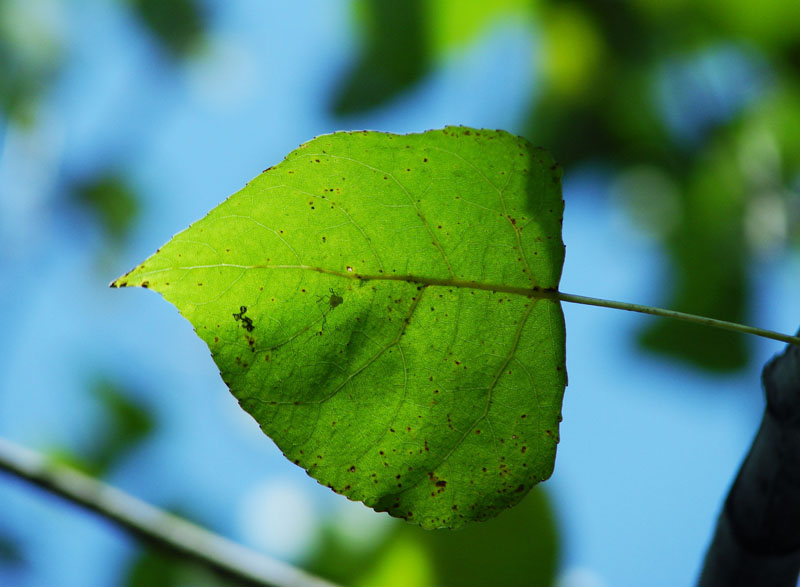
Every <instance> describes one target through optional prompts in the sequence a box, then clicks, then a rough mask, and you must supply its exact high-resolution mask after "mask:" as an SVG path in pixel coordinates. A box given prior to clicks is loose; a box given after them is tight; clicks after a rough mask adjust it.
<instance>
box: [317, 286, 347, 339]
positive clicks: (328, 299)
mask: <svg viewBox="0 0 800 587" xmlns="http://www.w3.org/2000/svg"><path fill="white" fill-rule="evenodd" d="M328 291H329V292H331V293H330V295H324V296H319V297H318V298H317V301H318V302H321V301H323V300H325V303H326V304H328V306H329V308H328V309H327V310H326V311H324V312H322V328H323V329H324V328H325V325H326V324H327V320H326V319H325V315H326V314H327V313H328V312H330V311H331V310H333V309H334V308H335V307H336V306H339V305H341V304H342V302H344V298H343V297H342V296H340V295H339V294H337V293H336V292H335V291H333V288H332V287H329V288H328Z"/></svg>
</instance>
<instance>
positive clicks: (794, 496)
mask: <svg viewBox="0 0 800 587" xmlns="http://www.w3.org/2000/svg"><path fill="white" fill-rule="evenodd" d="M761 378H762V382H763V385H764V391H765V393H766V400H767V405H766V408H765V410H764V416H763V419H762V421H761V427H760V429H759V431H758V435H757V436H756V438H755V440H754V441H753V445H752V446H751V447H750V452H749V454H748V455H747V458H746V459H745V461H744V463H743V464H742V467H741V469H740V470H739V475H738V476H737V478H736V481H734V483H733V486H732V487H731V489H730V493H729V494H728V498H727V499H726V501H725V506H724V509H723V511H722V514H721V515H720V518H719V521H718V523H717V530H716V533H715V535H714V540H713V542H712V543H711V546H710V548H709V550H708V553H707V554H706V560H705V566H704V568H703V571H702V574H701V576H700V582H699V585H700V587H722V586H725V587H738V586H742V587H744V586H751V585H759V586H765V587H782V586H786V587H795V586H796V585H797V578H798V574H799V573H800V347H798V346H794V345H789V346H788V347H787V348H786V350H785V351H784V352H783V353H782V354H780V355H778V356H776V357H773V359H772V360H771V361H769V363H767V364H766V366H765V367H764V371H763V372H762V375H761Z"/></svg>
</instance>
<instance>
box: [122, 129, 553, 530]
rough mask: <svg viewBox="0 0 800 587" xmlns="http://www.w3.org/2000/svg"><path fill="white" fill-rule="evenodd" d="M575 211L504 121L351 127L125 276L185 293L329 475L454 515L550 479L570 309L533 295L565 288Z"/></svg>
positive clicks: (275, 428)
mask: <svg viewBox="0 0 800 587" xmlns="http://www.w3.org/2000/svg"><path fill="white" fill-rule="evenodd" d="M562 212H563V201H562V200H561V192H560V169H559V168H558V167H557V166H556V165H555V164H554V163H553V162H552V160H551V159H550V157H549V155H547V154H546V152H544V151H543V150H540V149H536V148H533V147H531V146H530V145H529V144H528V143H527V142H526V141H524V139H521V138H519V137H514V136H513V135H510V134H508V133H505V132H502V131H484V130H480V131H479V130H476V129H469V128H463V127H458V128H453V127H448V128H445V129H443V130H439V131H428V132H427V133H421V134H416V135H391V134H384V133H374V132H361V133H337V134H334V135H326V136H323V137H318V138H317V139H314V140H312V141H310V142H309V143H306V144H305V145H302V146H301V147H300V148H298V149H297V150H295V151H294V152H292V153H290V154H289V155H288V156H287V158H286V159H285V160H284V162H282V163H281V164H279V165H277V166H275V167H274V168H271V169H269V170H267V171H266V172H264V173H262V174H261V175H260V176H258V177H257V178H255V179H254V180H253V181H251V182H250V183H249V184H248V185H247V186H246V187H245V188H244V189H243V190H241V191H240V192H238V193H237V194H234V195H233V196H232V197H230V198H229V199H228V200H226V201H225V202H223V203H222V204H220V205H219V206H218V207H217V208H215V209H214V210H212V211H211V212H210V213H209V215H208V216H206V218H204V219H202V220H201V221H198V222H197V223H195V224H193V225H192V226H191V227H190V228H189V229H187V230H186V231H184V232H183V233H180V234H178V235H177V236H176V237H174V238H173V239H172V240H171V241H170V242H169V243H167V244H166V245H165V246H164V247H162V248H161V249H160V250H159V251H158V252H157V253H156V254H155V255H154V256H152V257H151V258H150V259H148V260H147V261H145V263H143V264H142V265H140V266H139V267H137V268H136V269H134V270H133V271H132V272H131V273H129V274H128V275H126V276H125V277H122V278H120V279H119V280H117V281H116V282H115V283H114V284H112V285H117V286H126V285H127V286H129V285H143V286H145V287H150V288H152V289H155V290H157V291H159V292H160V293H162V294H163V295H164V297H165V298H166V299H167V300H168V301H170V302H171V303H173V304H174V305H175V306H176V307H177V308H178V309H179V311H180V312H181V313H182V314H183V315H184V316H185V317H186V318H187V319H189V321H190V322H192V324H193V325H194V326H195V329H196V331H197V333H198V335H199V336H200V337H201V338H203V340H205V341H206V343H208V345H209V348H210V349H211V351H212V355H213V357H214V360H215V361H216V362H217V365H218V366H219V367H220V371H221V375H222V377H223V380H224V381H225V382H226V384H227V385H228V386H229V387H230V389H231V391H232V393H233V394H234V395H235V396H236V397H237V399H238V400H239V402H240V404H241V405H242V407H243V408H244V409H245V410H246V411H248V413H250V414H251V415H252V416H253V417H254V418H255V419H256V421H257V422H258V423H259V424H260V425H261V427H262V429H263V430H264V431H265V433H267V434H268V435H269V436H270V437H271V438H272V439H273V440H274V441H275V442H276V443H277V444H278V446H279V447H280V448H281V450H283V452H284V454H285V455H286V456H287V457H288V458H289V459H290V460H292V461H293V462H295V463H296V464H298V465H300V466H302V467H303V468H305V469H306V470H307V471H308V472H309V474H310V475H311V476H313V477H314V478H316V479H317V480H318V481H319V482H320V483H322V484H325V485H328V486H329V487H331V488H332V489H334V490H335V491H337V492H338V493H342V494H344V495H346V496H347V497H349V498H351V499H356V500H360V501H363V502H364V503H366V504H367V505H369V506H370V507H373V508H375V509H377V510H379V511H384V510H385V511H388V512H389V513H390V514H392V515H395V516H399V517H404V518H407V519H410V520H412V521H415V522H417V523H419V524H421V525H422V526H424V527H439V526H458V525H461V524H463V523H465V522H467V521H470V520H478V519H484V518H486V517H491V516H492V515H495V514H496V513H497V512H498V511H499V510H501V509H503V508H505V507H508V506H510V505H513V504H514V503H516V502H518V501H519V499H521V498H522V497H523V496H524V495H525V494H526V493H527V491H528V490H529V489H530V488H531V487H532V486H533V485H535V484H536V483H538V482H539V481H541V480H543V479H546V478H547V477H549V476H550V474H551V472H552V468H553V462H554V459H555V448H556V444H557V442H558V423H559V421H560V407H561V398H562V395H563V391H564V386H565V385H566V369H565V363H564V336H565V334H564V320H563V314H562V312H561V307H560V304H559V303H558V302H557V301H553V300H548V299H541V298H536V297H535V296H534V293H535V288H541V289H555V288H557V286H558V280H559V278H560V273H561V266H562V264H563V252H564V249H563V244H562V243H561V232H560V224H561V215H562ZM334 296H335V297H334ZM334 300H335V301H334ZM236 315H238V318H237V316H236Z"/></svg>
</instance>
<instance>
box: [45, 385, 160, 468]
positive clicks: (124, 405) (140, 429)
mask: <svg viewBox="0 0 800 587" xmlns="http://www.w3.org/2000/svg"><path fill="white" fill-rule="evenodd" d="M92 395H93V396H94V398H95V399H96V400H97V402H98V403H99V404H100V405H101V406H102V408H103V414H104V416H105V419H104V421H103V424H102V425H101V426H99V427H98V428H97V429H96V430H93V438H92V439H91V441H90V443H89V446H87V447H84V448H82V449H78V450H76V451H75V450H72V449H65V448H63V447H59V448H57V449H56V450H54V451H51V453H50V456H51V458H53V459H56V460H58V461H59V462H61V463H63V464H66V465H70V466H72V467H74V468H76V469H79V470H81V471H83V472H84V473H87V474H89V475H92V476H95V477H102V476H104V475H105V474H106V473H107V472H108V471H109V470H111V469H112V468H113V467H114V466H115V465H116V464H117V463H118V462H119V461H120V460H121V459H123V458H125V457H126V456H127V455H128V453H130V451H131V450H133V449H134V448H135V447H136V446H137V445H138V444H139V443H140V442H142V441H143V440H144V439H145V438H146V437H147V436H148V435H149V434H150V432H151V431H152V429H153V426H154V425H153V420H152V417H151V416H150V414H149V412H148V411H147V410H146V409H145V408H144V407H142V406H140V405H139V404H137V403H135V402H134V401H132V400H131V399H130V395H131V394H130V392H128V391H126V390H125V389H124V388H123V387H122V386H119V385H117V384H116V383H114V382H112V381H110V380H106V379H103V380H100V381H98V382H97V383H95V385H94V386H93V387H92Z"/></svg>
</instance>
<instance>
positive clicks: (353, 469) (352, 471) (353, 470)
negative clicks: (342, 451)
mask: <svg viewBox="0 0 800 587" xmlns="http://www.w3.org/2000/svg"><path fill="white" fill-rule="evenodd" d="M348 471H350V472H351V473H355V472H356V466H355V465H353V466H352V467H350V468H349V469H348Z"/></svg>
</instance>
